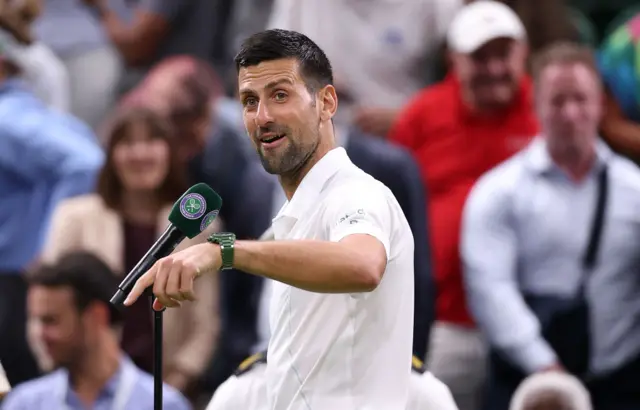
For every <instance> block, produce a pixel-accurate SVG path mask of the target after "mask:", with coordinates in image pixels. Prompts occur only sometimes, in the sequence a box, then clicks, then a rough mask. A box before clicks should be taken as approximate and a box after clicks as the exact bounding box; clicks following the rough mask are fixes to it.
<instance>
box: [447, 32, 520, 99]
mask: <svg viewBox="0 0 640 410" xmlns="http://www.w3.org/2000/svg"><path fill="white" fill-rule="evenodd" d="M452 59H453V68H454V71H455V73H456V76H457V77H458V79H459V80H460V82H461V84H462V87H463V88H464V90H465V92H466V93H467V95H468V96H469V97H470V98H471V99H472V102H473V104H474V105H475V106H476V107H478V108H480V109H488V110H491V109H495V108H501V107H504V106H507V105H509V104H510V103H511V102H512V101H513V98H514V96H515V94H516V92H517V91H518V85H519V83H520V80H521V78H522V76H523V74H524V72H525V68H526V67H525V64H526V46H525V45H524V44H523V43H522V42H520V41H516V40H513V39H509V38H498V39H495V40H491V41H489V42H488V43H486V44H484V45H483V46H482V47H480V48H479V49H477V50H476V51H474V52H473V53H471V54H460V53H455V54H453V56H452Z"/></svg>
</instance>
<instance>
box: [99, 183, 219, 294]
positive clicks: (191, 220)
mask: <svg viewBox="0 0 640 410" xmlns="http://www.w3.org/2000/svg"><path fill="white" fill-rule="evenodd" d="M221 207H222V199H221V198H220V196H219V195H218V194H217V193H216V192H215V191H214V190H213V189H211V188H210V187H209V186H208V185H207V184H204V183H199V184H196V185H194V186H192V187H191V188H189V190H187V192H185V193H184V194H183V195H182V196H181V197H180V199H178V200H177V201H176V203H175V204H174V205H173V208H171V213H170V214H169V222H170V224H169V226H168V227H167V229H165V231H164V232H163V233H162V235H161V236H160V238H159V239H158V240H157V241H156V243H154V244H153V246H152V247H151V249H149V250H148V251H147V253H146V254H145V255H144V256H143V257H142V259H140V262H138V263H137V264H136V266H135V267H134V268H133V269H132V270H131V272H129V274H128V275H127V276H126V277H125V278H124V280H123V281H122V282H121V283H120V285H118V290H117V291H116V293H115V294H114V295H113V297H112V298H111V304H112V305H115V306H122V304H123V303H124V301H125V299H126V298H127V296H128V295H129V293H130V292H131V290H132V289H133V286H134V285H135V284H136V281H137V280H138V279H139V278H140V277H141V276H142V275H144V274H145V273H146V272H147V271H148V270H149V269H151V267H152V266H153V264H154V263H156V261H157V260H158V259H161V258H164V257H165V256H168V255H170V254H171V252H173V250H174V249H175V248H176V246H178V245H179V244H180V242H182V241H183V240H184V238H185V237H188V238H189V239H192V238H194V237H195V236H197V235H198V234H199V233H200V232H202V231H204V230H205V229H206V228H207V226H209V225H210V224H211V223H212V222H213V220H214V219H216V217H217V216H218V212H219V211H220V208H221Z"/></svg>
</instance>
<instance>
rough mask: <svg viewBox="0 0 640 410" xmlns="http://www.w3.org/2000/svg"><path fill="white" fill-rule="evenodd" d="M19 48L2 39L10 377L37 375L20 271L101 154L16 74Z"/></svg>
mask: <svg viewBox="0 0 640 410" xmlns="http://www.w3.org/2000/svg"><path fill="white" fill-rule="evenodd" d="M16 47H20V46H19V45H17V44H14V43H12V42H8V41H6V42H2V41H0V199H1V201H0V335H2V337H0V361H2V363H3V366H4V367H5V370H6V371H7V376H8V378H9V381H10V382H11V383H12V384H16V383H19V382H21V381H25V380H28V379H29V378H32V377H35V376H37V375H38V370H37V367H36V365H35V362H34V361H33V360H32V358H31V357H30V354H29V352H28V349H27V348H26V343H25V339H24V333H25V328H24V322H25V321H26V318H25V312H24V304H25V299H24V298H25V295H26V286H25V283H24V280H23V278H22V276H21V275H22V273H24V272H25V271H26V270H27V268H28V267H29V266H30V265H32V264H33V263H34V262H35V261H36V260H37V258H38V254H39V252H40V248H41V246H42V243H43V240H44V238H45V235H46V231H47V228H48V225H49V218H50V215H51V213H52V211H53V209H54V208H55V206H56V205H57V204H58V202H60V201H61V200H63V199H65V198H68V197H72V196H75V195H79V194H84V193H87V192H91V191H92V190H93V189H94V185H95V178H96V175H97V173H98V171H99V170H100V168H101V167H102V164H103V161H104V154H103V152H102V149H101V148H100V147H99V146H98V144H97V141H96V138H95V136H94V134H93V132H92V131H91V130H90V129H89V128H88V127H87V126H85V125H84V124H82V123H81V122H80V121H78V120H77V119H75V118H73V117H70V116H68V115H65V114H62V113H59V112H57V111H55V110H52V109H50V108H49V107H47V106H46V105H45V104H44V103H43V102H42V101H40V100H39V99H38V98H36V97H35V96H34V95H33V94H32V93H31V92H30V91H29V90H28V87H27V85H26V84H25V83H23V82H21V81H20V80H18V75H19V71H20V70H19V65H18V63H17V61H16V60H15V56H16V55H17V54H18V53H19V50H16V49H15V48H16Z"/></svg>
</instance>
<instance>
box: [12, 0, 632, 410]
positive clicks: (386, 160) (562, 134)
mask: <svg viewBox="0 0 640 410" xmlns="http://www.w3.org/2000/svg"><path fill="white" fill-rule="evenodd" d="M271 28H280V29H288V30H295V31H299V32H301V33H303V34H306V35H307V36H309V37H310V38H311V39H312V40H314V41H315V42H317V43H318V45H319V46H320V47H321V48H322V49H323V50H324V51H325V52H326V53H327V55H328V57H329V59H330V60H331V63H332V65H333V69H334V77H335V87H336V89H337V92H338V96H339V101H340V106H339V110H338V112H337V114H336V116H335V118H334V126H335V130H336V136H337V139H338V143H339V145H341V146H343V147H345V149H346V150H347V153H348V154H349V156H350V158H351V160H352V161H353V162H354V163H355V164H356V165H357V166H359V167H360V168H362V169H363V170H364V171H366V172H368V173H369V174H371V175H373V176H374V177H375V178H376V179H378V180H380V181H382V182H383V183H384V184H385V185H387V186H388V187H389V188H390V189H391V191H393V193H394V195H395V196H396V198H397V199H398V202H399V203H400V205H401V206H402V208H403V210H404V212H405V215H406V217H407V219H408V221H409V224H410V225H411V229H412V232H413V235H414V240H415V250H416V251H415V320H414V355H415V358H414V359H415V363H419V364H420V365H418V366H415V367H416V371H418V370H417V369H423V371H424V370H426V371H428V373H429V374H430V375H433V376H435V377H436V378H437V379H439V380H440V381H441V382H443V383H444V384H445V385H446V386H447V388H448V390H449V391H450V392H451V394H452V396H453V399H454V400H455V403H456V405H457V407H458V408H459V409H460V410H536V409H537V410H591V409H596V410H605V409H606V410H638V409H640V389H638V387H637V383H636V380H637V378H640V251H638V248H637V246H638V244H639V243H640V240H639V239H640V170H638V167H637V164H638V163H640V41H639V40H640V6H638V4H637V3H635V2H634V1H632V0H616V1H608V2H604V1H601V0H573V1H563V0H536V1H531V0H502V1H490V0H376V1H371V0H369V1H364V0H304V1H302V0H0V196H1V197H2V201H0V363H1V364H2V367H3V368H4V370H5V372H6V376H7V379H8V381H9V384H10V385H11V386H12V389H13V390H12V391H11V392H10V393H9V394H8V396H7V397H6V398H5V399H4V402H3V403H1V404H0V406H2V407H1V408H3V409H5V410H14V409H29V410H38V409H50V408H60V407H59V404H58V403H67V405H68V406H69V408H73V409H102V408H117V409H125V408H127V407H125V406H124V404H122V403H124V402H126V401H127V398H128V396H129V395H130V394H131V391H135V392H136V394H135V396H136V397H135V400H134V401H133V402H132V401H131V400H129V403H130V405H132V406H133V407H130V408H136V409H145V408H151V407H150V406H151V403H152V402H153V383H152V378H151V373H152V371H153V314H152V310H151V309H150V305H149V301H148V300H146V299H144V300H139V301H138V302H136V304H134V305H133V306H132V307H130V308H128V309H127V310H126V311H124V312H121V311H118V310H116V309H114V308H113V307H111V306H110V304H109V302H108V301H109V298H110V297H111V295H112V294H113V290H114V289H115V286H116V285H117V284H118V282H119V281H120V280H121V278H122V277H123V275H124V274H125V273H126V272H128V271H129V270H131V269H132V268H133V267H134V266H135V264H136V263H137V262H138V260H140V259H141V258H142V256H143V255H144V254H145V253H146V251H147V250H148V249H149V248H150V247H151V245H152V244H153V243H154V242H155V240H156V239H157V238H158V237H159V235H160V234H161V233H162V231H163V230H164V229H165V228H166V226H167V223H168V222H167V216H168V213H169V211H170V209H171V206H172V205H173V203H174V202H175V201H176V200H177V199H178V197H179V196H180V195H181V194H182V193H183V192H184V191H185V190H186V189H187V188H188V187H189V186H190V185H192V184H195V183H198V182H205V183H207V184H208V185H210V186H211V187H212V188H213V189H214V190H215V191H216V192H217V193H218V194H220V196H221V197H222V199H223V206H222V209H221V211H220V214H219V218H218V219H217V220H216V223H214V224H212V225H211V226H210V227H209V228H207V230H208V231H211V232H213V231H215V230H218V231H220V230H224V231H230V232H234V233H235V234H236V236H237V237H238V238H239V239H258V238H262V239H269V237H270V236H271V235H272V234H271V233H270V231H269V227H270V224H271V219H272V218H273V217H274V216H275V214H276V213H277V211H278V210H279V209H280V207H281V206H282V205H283V204H284V203H285V201H286V197H285V196H284V193H283V192H282V190H281V188H280V186H279V184H278V180H277V178H276V177H275V176H274V175H270V174H268V173H266V172H265V171H264V169H263V168H262V165H261V163H260V161H259V158H258V156H257V155H256V154H255V150H254V147H253V146H252V143H251V140H250V139H249V138H248V137H247V135H246V131H245V128H244V123H243V116H242V113H243V108H242V104H241V103H240V102H239V101H238V99H237V95H236V94H237V83H236V78H237V76H236V74H237V73H236V67H235V65H234V63H233V56H234V54H235V53H236V52H237V50H238V48H239V47H240V45H241V43H242V41H243V39H245V38H246V37H247V36H249V35H251V34H253V33H255V32H257V31H261V30H264V29H271ZM596 137H597V138H596ZM204 237H205V236H204V235H201V236H199V237H196V238H194V239H192V240H187V241H185V243H184V244H182V245H181V246H188V245H189V243H193V242H197V241H203V240H204ZM269 289H270V283H269V282H268V281H266V280H263V279H261V278H259V277H256V276H251V275H248V274H246V273H243V272H239V271H235V270H230V271H225V272H223V273H220V274H219V275H215V276H210V277H206V278H202V280H199V281H198V292H199V297H198V301H197V302H195V303H191V304H187V305H184V306H183V307H182V308H180V309H172V310H168V311H166V312H165V313H164V329H163V335H164V351H163V362H162V364H163V366H162V375H163V379H164V382H165V394H164V403H165V407H164V408H165V409H167V410H173V409H175V410H182V409H191V408H193V409H204V408H205V407H206V406H207V405H208V404H209V403H210V401H211V399H212V397H214V401H215V397H216V396H214V394H215V393H216V391H218V392H220V394H219V395H218V396H219V397H221V394H222V389H219V390H218V387H219V386H221V385H226V384H227V383H228V382H230V381H232V379H233V378H240V377H243V374H245V373H246V372H248V371H249V370H251V369H252V368H254V366H253V365H254V364H255V363H256V362H260V361H261V359H260V354H261V352H264V351H265V349H266V348H267V345H268V340H269V325H268V318H267V316H268V312H267V310H268V304H269ZM380 337H384V335H380ZM256 354H257V355H258V356H252V355H256ZM248 357H250V359H249V362H245V363H244V364H243V365H242V366H240V365H241V363H243V361H244V360H245V359H247V358H248ZM422 362H424V364H422ZM238 366H240V368H238ZM116 369H119V370H118V373H117V374H118V375H119V376H118V380H115V379H113V377H112V376H113V374H114V371H115V370H116ZM69 383H72V384H73V385H74V389H73V391H72V390H71V389H69V388H68V385H69ZM96 386H98V387H99V388H97V387H96ZM1 387H2V384H0V390H2V389H1ZM96 389H97V390H96ZM225 394H227V395H229V394H228V393H225ZM235 396H236V399H238V398H242V397H241V396H240V397H237V396H238V394H236V395H235ZM0 397H2V394H0ZM0 400H1V399H0ZM54 401H57V402H55V403H54V404H52V403H53V402H54ZM214 401H211V403H210V404H211V407H210V409H214V407H213V406H214V405H215V403H214ZM109 403H114V404H113V406H114V407H110V404H109ZM118 403H120V404H118ZM131 403H133V404H131ZM118 405H120V407H117V406H118ZM259 405H260V404H252V405H248V404H246V403H245V407H244V408H255V409H258V408H260V407H259ZM263 405H264V404H263ZM100 406H103V407H100ZM433 406H434V405H432V406H429V405H423V407H421V406H420V405H415V407H414V408H415V409H416V410H417V409H424V410H428V409H447V410H448V409H449V408H446V407H433ZM215 408H216V409H217V408H229V409H231V408H233V409H235V408H243V407H242V405H240V407H231V406H228V407H224V406H220V407H215ZM336 410H343V409H336ZM344 410H347V409H344Z"/></svg>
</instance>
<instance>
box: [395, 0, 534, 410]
mask: <svg viewBox="0 0 640 410" xmlns="http://www.w3.org/2000/svg"><path fill="white" fill-rule="evenodd" d="M448 48H449V50H450V53H451V54H450V57H451V61H452V71H451V72H450V73H449V74H448V76H447V78H446V79H445V80H444V81H442V82H440V83H438V84H436V85H434V86H431V87H428V88H426V89H425V90H423V91H422V92H421V93H420V94H418V95H417V96H416V97H415V98H414V99H413V101H412V102H411V103H410V104H409V105H408V106H407V107H406V108H405V109H404V111H403V112H402V113H401V114H400V116H399V118H398V121H397V122H396V124H395V126H394V128H393V130H392V132H391V134H390V140H391V141H393V142H395V143H398V144H400V145H402V146H404V147H406V148H408V149H409V151H411V152H412V153H413V155H414V157H415V159H416V161H417V162H418V163H419V165H420V168H421V171H422V178H423V181H424V191H425V192H426V193H427V199H428V204H427V207H426V214H427V215H428V220H429V229H430V235H431V241H430V243H431V246H432V247H433V249H432V251H431V252H432V254H433V255H434V262H433V263H434V271H435V274H434V276H435V280H436V291H437V300H436V304H437V306H436V320H437V321H436V324H435V326H434V329H433V330H432V332H431V342H430V346H429V349H428V351H429V355H428V359H427V368H428V369H429V370H430V371H431V372H433V374H434V375H435V376H436V377H437V378H439V379H440V380H442V381H443V382H444V383H445V384H446V385H447V386H449V388H450V389H451V392H452V393H453V396H454V398H455V399H456V403H457V404H458V406H459V407H460V409H461V410H476V409H477V408H478V406H479V401H480V395H481V390H482V388H483V386H482V384H483V380H484V378H485V359H486V355H485V344H484V341H483V338H482V337H481V335H480V333H479V332H478V331H477V330H476V329H475V325H474V322H473V320H472V319H471V317H470V315H469V313H468V312H467V308H466V304H465V297H464V289H463V285H462V276H461V269H460V258H459V237H460V222H461V217H462V208H463V205H464V202H465V200H466V198H467V194H468V193H469V191H470V190H471V187H472V186H473V184H474V182H475V181H476V180H477V179H478V178H479V177H480V176H481V175H482V174H483V173H484V172H486V171H488V170H489V169H491V168H492V167H494V166H495V165H497V164H499V163H500V162H501V161H503V160H505V159H507V158H509V157H510V156H511V155H513V154H514V153H516V152H517V151H518V150H519V149H520V148H522V147H523V146H524V145H526V144H527V143H528V141H529V140H530V139H531V138H532V137H533V136H534V135H535V134H536V132H537V130H538V125H537V121H536V118H535V113H534V111H533V106H532V95H531V94H532V93H531V88H532V86H531V80H530V78H529V77H528V76H526V75H525V66H526V57H527V46H526V41H525V33H524V27H523V26H522V23H521V22H520V20H518V17H517V16H516V15H515V13H514V12H513V11H512V10H511V9H509V8H508V7H507V6H505V5H503V4H501V3H498V2H494V1H488V0H479V1H475V2H473V3H472V4H469V5H467V6H465V7H464V8H463V9H462V10H461V11H460V13H459V14H457V15H456V17H455V19H454V21H453V23H452V25H451V27H450V28H449V33H448ZM425 251H426V250H425V249H422V250H418V249H416V253H417V252H425Z"/></svg>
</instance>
